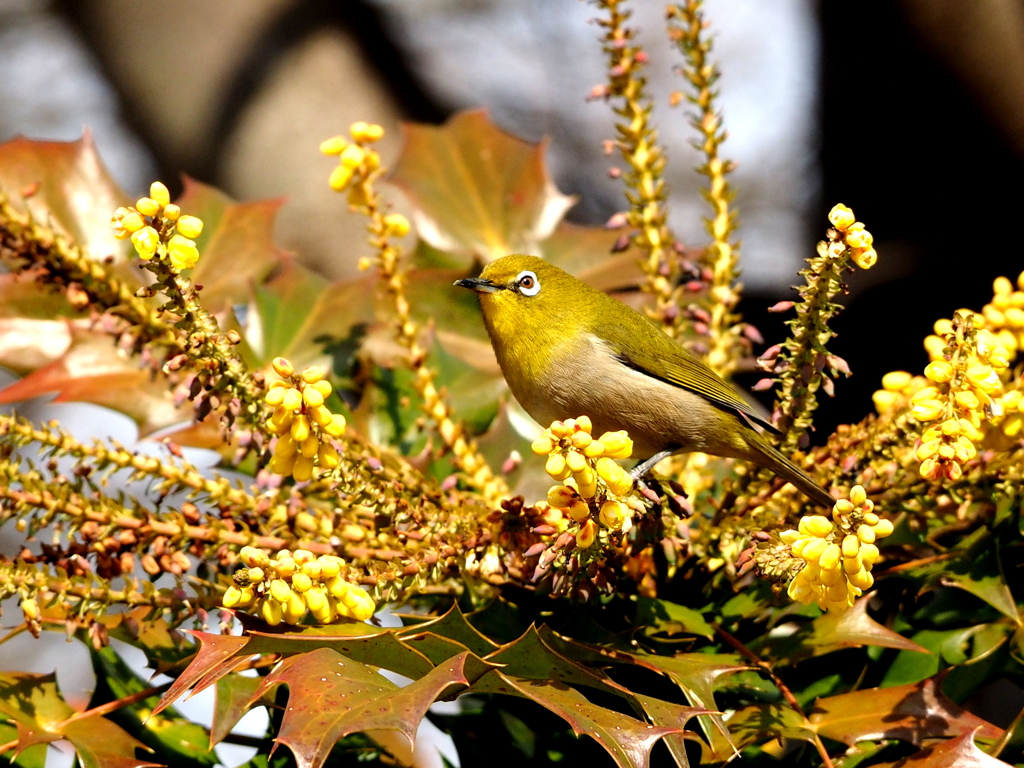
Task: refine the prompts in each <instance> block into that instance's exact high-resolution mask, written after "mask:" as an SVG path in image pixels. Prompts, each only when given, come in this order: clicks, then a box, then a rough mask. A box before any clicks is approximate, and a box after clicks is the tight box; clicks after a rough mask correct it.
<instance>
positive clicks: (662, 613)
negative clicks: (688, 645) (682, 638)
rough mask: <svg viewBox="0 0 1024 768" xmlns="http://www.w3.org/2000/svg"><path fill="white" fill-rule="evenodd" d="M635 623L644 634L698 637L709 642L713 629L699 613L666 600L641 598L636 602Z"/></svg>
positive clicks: (712, 635)
mask: <svg viewBox="0 0 1024 768" xmlns="http://www.w3.org/2000/svg"><path fill="white" fill-rule="evenodd" d="M636 623H637V624H638V625H641V626H642V627H643V632H645V633H646V634H663V635H668V636H669V637H671V636H673V635H678V634H688V635H699V636H701V637H706V638H708V640H711V639H712V638H713V637H714V636H715V630H714V628H713V627H712V626H711V625H710V624H708V622H707V621H705V619H704V616H703V615H701V613H700V611H696V610H694V609H693V608H688V607H687V606H685V605H679V604H678V603H673V602H670V601H668V600H655V599H651V598H647V597H641V598H639V599H638V600H637V615H636Z"/></svg>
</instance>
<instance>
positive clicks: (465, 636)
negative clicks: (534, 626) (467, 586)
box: [398, 603, 498, 656]
mask: <svg viewBox="0 0 1024 768" xmlns="http://www.w3.org/2000/svg"><path fill="white" fill-rule="evenodd" d="M399 618H401V619H402V621H403V622H405V624H406V626H405V627H403V628H402V629H400V630H399V631H398V632H399V636H400V637H401V638H402V640H405V641H407V640H408V639H409V637H410V636H411V635H418V634H420V633H421V632H425V631H429V632H431V633H433V634H435V635H439V636H441V637H444V638H446V639H448V640H451V641H454V642H456V643H460V644H462V645H463V646H465V647H466V648H468V649H469V650H470V651H472V652H473V653H475V654H476V655H477V656H486V655H487V654H489V653H491V651H495V650H497V649H498V644H497V643H494V642H492V641H491V640H490V639H488V638H487V637H485V636H484V635H482V634H481V633H480V632H479V631H477V629H476V628H475V627H474V626H473V625H472V624H470V623H469V622H468V621H466V616H465V614H463V613H462V609H460V608H459V605H458V603H454V604H453V605H452V607H451V608H449V609H448V610H447V611H445V612H444V614H442V615H441V616H438V617H437V618H429V619H427V620H426V621H423V620H422V619H423V617H422V616H412V615H405V614H399ZM411 622H412V623H411Z"/></svg>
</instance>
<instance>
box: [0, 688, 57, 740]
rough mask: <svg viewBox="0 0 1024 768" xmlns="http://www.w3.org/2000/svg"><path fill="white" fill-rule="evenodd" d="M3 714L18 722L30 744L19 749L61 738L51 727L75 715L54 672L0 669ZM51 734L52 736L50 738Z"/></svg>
mask: <svg viewBox="0 0 1024 768" xmlns="http://www.w3.org/2000/svg"><path fill="white" fill-rule="evenodd" d="M0 713H2V714H3V715H5V716H6V717H7V718H9V719H10V720H12V721H14V722H15V723H17V724H18V735H19V737H20V738H22V739H24V736H25V735H26V734H32V735H31V737H30V739H29V743H25V742H24V741H22V742H21V743H20V745H19V746H20V748H21V749H24V748H25V747H28V746H31V745H32V744H39V743H46V742H49V741H55V740H56V739H59V738H61V736H60V731H59V730H56V731H51V730H50V728H51V727H53V726H54V725H56V724H60V723H62V722H63V721H64V720H67V719H68V718H69V717H71V716H72V715H74V714H75V710H73V709H72V708H71V707H70V706H68V704H67V702H65V701H64V697H63V696H61V694H60V691H59V690H58V688H57V676H56V675H55V674H54V673H52V672H51V673H50V674H47V675H39V674H34V673H31V672H0ZM50 737H52V738H50Z"/></svg>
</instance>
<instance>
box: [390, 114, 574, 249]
mask: <svg viewBox="0 0 1024 768" xmlns="http://www.w3.org/2000/svg"><path fill="white" fill-rule="evenodd" d="M543 154H544V145H543V144H540V145H537V144H530V143H528V142H525V141H523V140H521V139H517V138H515V137H513V136H510V135H508V134H507V133H504V132H503V131H501V130H499V129H498V128H496V127H495V126H494V124H493V123H491V121H490V120H489V119H488V117H487V114H486V113H485V112H483V111H482V110H476V111H471V112H462V113H459V114H457V115H455V116H453V117H452V118H450V119H449V120H448V122H447V123H445V124H444V125H443V126H440V127H434V126H427V125H406V126H405V147H404V148H403V150H402V155H401V157H400V158H399V160H398V163H397V164H396V166H395V169H394V172H393V173H392V175H391V180H392V181H393V182H394V183H395V184H397V185H398V186H399V187H401V188H402V190H403V191H405V192H406V194H407V195H408V196H409V198H410V200H411V202H412V204H413V220H414V222H415V224H416V230H417V232H418V233H419V235H420V237H422V238H423V239H424V240H426V241H427V242H428V243H429V244H430V245H432V246H433V247H434V248H437V249H439V250H442V251H448V252H453V253H454V252H459V253H463V254H465V255H466V256H467V257H468V256H477V257H479V258H481V259H483V260H484V261H492V260H494V259H496V258H498V257H500V256H504V255H506V254H509V253H537V252H538V246H539V243H540V242H541V241H542V240H544V239H545V238H547V237H548V236H550V235H551V233H552V232H553V231H554V228H555V226H556V225H557V224H558V222H559V221H560V220H561V219H562V217H563V216H564V215H565V212H566V211H567V210H568V209H569V207H570V206H571V205H572V203H573V199H572V198H571V197H567V196H566V195H563V194H561V193H560V192H559V191H558V190H557V189H555V186H554V184H553V183H552V182H551V179H550V178H549V177H548V174H547V171H546V169H545V167H544V162H543ZM467 263H468V261H467Z"/></svg>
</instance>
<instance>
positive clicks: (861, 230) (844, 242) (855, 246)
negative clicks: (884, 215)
mask: <svg viewBox="0 0 1024 768" xmlns="http://www.w3.org/2000/svg"><path fill="white" fill-rule="evenodd" d="M828 220H829V222H830V223H831V224H832V226H833V227H835V228H836V229H837V230H838V231H839V234H840V235H842V238H841V239H840V240H836V241H834V242H833V243H832V244H831V245H830V246H829V247H838V248H843V249H844V250H845V249H846V248H849V249H850V258H851V259H852V260H853V263H854V264H856V265H857V266H858V267H860V268H861V269H871V267H873V266H874V265H875V262H876V261H878V253H876V252H875V249H874V247H873V244H874V240H875V239H874V237H872V236H871V233H870V232H868V231H867V229H865V227H864V225H863V224H862V223H861V222H859V221H857V218H856V217H855V216H854V215H853V211H852V210H850V209H849V208H848V207H846V206H845V205H843V204H842V203H839V204H838V205H836V206H835V207H834V208H832V210H831V211H829V214H828Z"/></svg>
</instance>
